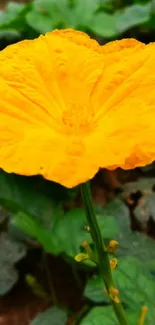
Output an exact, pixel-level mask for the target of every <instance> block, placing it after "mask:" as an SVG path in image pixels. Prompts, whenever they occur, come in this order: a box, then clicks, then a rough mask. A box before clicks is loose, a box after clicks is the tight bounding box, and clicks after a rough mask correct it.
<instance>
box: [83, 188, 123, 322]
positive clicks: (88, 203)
mask: <svg viewBox="0 0 155 325" xmlns="http://www.w3.org/2000/svg"><path fill="white" fill-rule="evenodd" d="M81 194H82V199H83V204H84V208H85V212H86V216H87V220H88V224H89V226H90V229H91V236H92V239H93V242H94V245H95V250H96V254H97V257H98V265H99V270H100V273H101V276H102V277H103V280H104V283H105V286H106V289H107V291H108V293H110V291H111V289H112V288H115V285H114V282H113V278H112V273H111V269H110V263H109V256H108V253H107V251H106V249H105V244H104V241H103V238H102V236H101V233H100V229H99V226H98V222H97V219H96V215H95V212H94V208H93V202H92V196H91V190H90V184H89V182H87V183H84V184H82V185H81ZM111 301H112V305H113V309H114V312H115V314H116V317H117V319H118V322H119V324H120V325H129V324H128V321H127V319H126V316H125V313H124V309H123V307H122V304H121V303H120V302H119V303H118V302H115V301H114V300H111Z"/></svg>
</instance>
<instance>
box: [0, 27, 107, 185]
mask: <svg viewBox="0 0 155 325" xmlns="http://www.w3.org/2000/svg"><path fill="white" fill-rule="evenodd" d="M103 65H104V63H103V62H102V61H101V54H100V47H99V45H98V44H97V42H95V41H93V40H91V39H90V38H89V37H88V36H87V35H85V34H83V33H81V32H75V31H71V30H66V31H54V32H52V33H47V34H46V35H45V36H40V37H39V38H38V39H36V40H33V41H22V42H19V43H18V44H15V45H11V46H9V47H7V48H6V49H5V50H3V51H1V52H0V167H1V168H3V169H4V170H6V171H7V172H14V173H18V174H24V175H34V174H42V175H43V176H44V177H46V178H47V179H50V180H53V181H56V182H59V183H61V184H63V185H65V186H68V187H72V186H74V185H77V183H80V182H82V181H85V180H86V179H88V178H89V177H90V176H93V175H94V174H95V172H96V170H97V168H98V167H97V166H95V168H94V166H93V167H90V169H93V171H89V170H88V169H87V166H86V165H87V160H86V159H85V158H84V152H85V147H84V144H83V141H82V138H83V134H84V133H85V132H86V133H87V132H88V129H89V128H88V127H87V124H88V120H89V119H90V120H91V115H92V116H93V108H90V105H89V97H90V93H91V92H92V89H93V86H94V83H95V82H96V81H97V79H98V77H99V75H100V73H101V72H102V70H103ZM80 133H81V134H80ZM84 169H85V172H84ZM73 175H74V177H73Z"/></svg>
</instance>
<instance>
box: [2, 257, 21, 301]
mask: <svg viewBox="0 0 155 325" xmlns="http://www.w3.org/2000/svg"><path fill="white" fill-rule="evenodd" d="M17 280H18V272H17V270H16V269H15V268H14V267H13V265H12V264H11V263H9V261H8V262H6V261H5V262H4V261H3V262H1V260H0V296H3V295H5V294H6V293H8V292H9V291H10V290H11V289H12V288H13V286H14V285H15V284H16V282H17Z"/></svg>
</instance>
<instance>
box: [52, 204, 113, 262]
mask: <svg viewBox="0 0 155 325" xmlns="http://www.w3.org/2000/svg"><path fill="white" fill-rule="evenodd" d="M97 220H98V223H99V227H100V230H101V234H102V236H103V237H104V238H111V237H115V236H116V235H117V234H118V227H117V222H116V220H115V219H114V218H113V217H110V216H109V217H106V216H105V215H104V213H103V211H102V212H100V213H97ZM86 225H87V220H86V216H85V211H84V210H83V209H72V210H70V211H69V212H68V213H66V214H64V216H63V218H61V219H59V220H58V222H57V223H56V225H55V227H54V229H53V241H54V242H55V245H56V246H57V247H59V248H60V252H61V253H65V254H67V255H69V256H70V257H74V256H75V255H76V254H78V253H79V252H80V246H81V244H82V242H83V241H84V240H88V242H89V243H92V239H91V236H90V234H89V233H87V232H86V231H85V230H84V227H85V226H86Z"/></svg>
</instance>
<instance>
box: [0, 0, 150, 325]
mask: <svg viewBox="0 0 155 325" xmlns="http://www.w3.org/2000/svg"><path fill="white" fill-rule="evenodd" d="M55 28H74V29H78V30H81V31H84V32H86V33H88V34H89V35H90V36H91V37H92V38H94V39H96V40H97V41H98V42H99V43H101V44H105V43H107V42H109V41H111V40H116V39H122V38H129V37H130V38H131V37H132V38H136V39H138V40H140V41H143V42H145V43H149V42H152V41H155V0H149V1H145V0H141V1H138V0H131V1H130V0H33V1H14V2H12V1H6V0H1V1H0V49H1V50H2V49H4V48H5V47H6V46H7V45H9V44H12V43H15V42H17V41H20V40H22V39H33V38H35V37H37V36H38V35H39V34H40V33H45V32H47V31H51V30H53V29H55ZM92 192H93V199H94V203H95V209H96V212H97V216H98V221H99V225H100V229H101V232H102V234H103V236H104V238H106V241H107V242H108V241H109V239H117V240H118V241H119V242H120V246H119V249H118V252H117V257H118V259H119V268H118V270H117V271H116V273H115V280H116V282H117V284H118V287H119V289H120V291H121V293H122V297H123V302H124V304H125V306H129V307H130V313H129V316H130V318H131V325H136V324H138V317H139V313H140V308H141V306H142V305H143V304H147V305H148V306H149V314H148V318H147V320H146V324H145V325H154V319H155V308H154V305H153V304H154V300H155V278H154V277H155V242H154V238H155V165H154V164H152V165H150V166H147V167H145V168H137V169H135V170H133V171H126V172H124V171H122V170H117V171H114V172H108V171H106V170H102V171H100V172H99V173H98V174H97V176H96V177H95V179H94V180H93V181H92ZM85 226H86V220H85V215H84V212H83V210H82V208H81V200H80V195H79V190H78V189H77V188H75V189H73V190H66V189H65V188H63V187H62V186H59V185H58V184H54V183H52V182H48V181H46V180H44V179H42V178H41V177H39V176H36V177H30V178H26V177H20V176H17V175H8V174H6V173H4V172H3V171H2V170H1V171H0V321H1V323H0V324H1V325H7V324H8V325H28V324H30V320H31V319H32V318H34V316H35V315H36V314H37V312H38V311H41V310H43V309H44V308H46V307H49V306H51V305H52V304H56V305H57V306H59V307H60V306H61V307H62V308H63V310H60V309H58V308H57V307H53V308H52V309H50V310H47V311H46V312H45V314H41V316H37V318H36V319H35V320H34V321H33V322H32V323H31V325H65V324H68V325H77V324H80V325H94V324H98V325H102V321H103V320H104V323H103V324H106V325H115V320H113V319H111V318H109V315H111V309H109V308H110V307H109V306H108V307H107V303H108V302H107V298H106V297H104V296H103V292H102V290H101V289H100V285H102V286H103V284H102V283H101V282H102V280H101V279H100V278H98V275H97V272H96V268H94V265H91V264H90V263H82V264H80V265H77V263H75V261H74V256H75V255H76V254H78V253H79V252H84V249H83V247H82V245H81V244H82V241H83V240H88V241H89V242H90V241H91V239H90V235H89V233H87V232H86V230H85ZM92 248H93V247H92ZM144 266H145V267H144ZM140 274H141V276H140ZM133 293H134V294H133ZM103 306H104V309H103ZM105 306H106V307H105ZM64 308H65V310H64ZM127 310H128V309H127ZM88 311H89V313H88V314H87V312H88ZM83 316H85V317H84V318H83ZM55 319H56V321H57V322H56V323H54V320H55Z"/></svg>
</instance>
